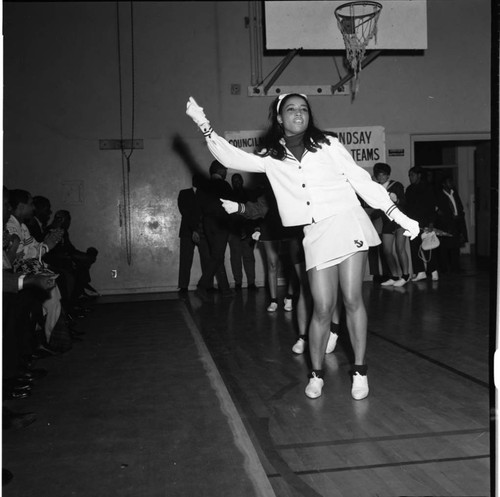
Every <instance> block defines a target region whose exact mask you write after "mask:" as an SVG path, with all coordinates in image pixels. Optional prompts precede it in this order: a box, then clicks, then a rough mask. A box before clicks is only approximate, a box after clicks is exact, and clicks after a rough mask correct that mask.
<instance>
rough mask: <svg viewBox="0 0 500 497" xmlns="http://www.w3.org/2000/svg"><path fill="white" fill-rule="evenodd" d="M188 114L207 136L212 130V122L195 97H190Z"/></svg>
mask: <svg viewBox="0 0 500 497" xmlns="http://www.w3.org/2000/svg"><path fill="white" fill-rule="evenodd" d="M186 114H187V115H188V116H189V117H190V118H191V119H192V120H193V121H194V122H195V123H196V124H197V125H198V127H199V128H200V129H201V131H203V133H204V134H207V133H208V132H209V131H210V130H211V126H210V122H209V120H208V119H207V116H205V113H204V112H203V107H200V106H199V105H198V104H197V103H196V100H195V99H194V98H193V97H189V100H188V101H187V104H186Z"/></svg>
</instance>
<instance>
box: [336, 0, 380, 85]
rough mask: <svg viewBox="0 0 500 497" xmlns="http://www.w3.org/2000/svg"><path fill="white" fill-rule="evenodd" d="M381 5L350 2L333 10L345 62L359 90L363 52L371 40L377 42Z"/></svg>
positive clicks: (367, 2) (366, 2)
mask: <svg viewBox="0 0 500 497" xmlns="http://www.w3.org/2000/svg"><path fill="white" fill-rule="evenodd" d="M381 10H382V5H381V4H380V3H378V2H369V1H360V2H350V3H345V4H343V5H341V6H340V7H337V8H336V9H335V17H336V18H337V25H338V27H339V29H340V32H341V33H342V37H343V38H344V44H345V48H346V58H347V61H348V63H349V65H350V67H351V69H352V71H353V72H354V79H355V86H354V89H353V93H354V94H356V92H357V91H358V89H359V73H360V72H361V69H362V66H361V63H362V62H363V59H364V58H365V51H366V47H367V45H368V43H369V42H370V40H371V39H372V38H375V42H376V41H377V22H378V18H379V16H380V11H381Z"/></svg>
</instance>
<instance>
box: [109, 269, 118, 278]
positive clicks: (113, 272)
mask: <svg viewBox="0 0 500 497" xmlns="http://www.w3.org/2000/svg"><path fill="white" fill-rule="evenodd" d="M111 278H118V269H112V270H111Z"/></svg>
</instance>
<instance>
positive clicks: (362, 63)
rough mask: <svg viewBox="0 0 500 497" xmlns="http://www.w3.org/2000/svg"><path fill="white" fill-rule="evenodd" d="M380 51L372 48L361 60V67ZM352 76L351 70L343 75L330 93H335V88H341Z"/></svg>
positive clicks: (373, 58) (372, 59)
mask: <svg viewBox="0 0 500 497" xmlns="http://www.w3.org/2000/svg"><path fill="white" fill-rule="evenodd" d="M381 53H382V50H373V52H370V53H369V54H368V55H367V56H366V57H365V58H364V59H363V61H362V62H361V68H362V69H364V68H365V67H366V66H367V65H368V64H371V63H372V62H373V61H374V60H375V59H376V58H377V57H378V56H379V55H380V54H381ZM352 78H354V71H351V72H350V73H349V74H347V75H346V76H344V77H343V78H342V79H341V80H340V81H339V82H338V83H336V84H335V85H333V86H332V93H335V91H336V90H338V89H339V88H342V87H343V86H344V85H345V84H346V83H347V82H348V81H350V80H351V79H352Z"/></svg>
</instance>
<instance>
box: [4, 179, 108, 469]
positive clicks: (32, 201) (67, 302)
mask: <svg viewBox="0 0 500 497" xmlns="http://www.w3.org/2000/svg"><path fill="white" fill-rule="evenodd" d="M51 218H52V219H51ZM70 225H71V215H70V213H69V212H68V211H67V210H59V211H57V212H56V213H55V214H54V216H53V217H52V210H51V203H50V201H49V199H47V198H45V197H43V196H34V197H33V196H32V195H31V194H30V193H29V192H28V191H26V190H20V189H12V190H9V189H7V188H6V187H5V186H4V187H3V277H2V281H3V287H2V290H3V295H2V296H3V315H2V328H3V334H2V339H3V428H4V429H10V428H15V427H22V426H26V425H27V424H30V423H32V422H33V421H34V420H35V419H36V414H35V413H18V412H14V411H12V410H11V409H10V408H9V401H10V400H18V399H24V398H26V397H28V396H29V395H31V392H32V390H33V388H35V385H36V382H37V381H38V380H39V379H41V378H43V377H45V376H46V374H47V373H48V371H47V370H46V369H43V368H39V367H36V366H37V361H38V360H40V359H43V358H46V357H50V356H53V355H57V354H61V353H64V352H66V351H68V350H70V349H71V348H72V346H73V343H74V342H75V341H80V340H82V337H81V335H82V332H81V331H79V330H78V326H77V323H78V321H79V320H80V319H82V318H84V317H85V315H86V314H87V312H88V311H89V307H88V302H89V300H90V299H92V298H94V297H96V296H97V295H98V292H97V291H96V290H95V289H94V288H93V287H92V285H91V277H90V269H91V267H92V265H93V264H94V262H95V261H96V258H97V254H98V251H97V249H96V248H94V247H89V248H88V249H86V250H85V251H82V250H79V249H77V248H76V247H75V246H74V245H73V244H72V242H71V239H70V234H69V228H70ZM4 473H5V472H4ZM4 476H5V474H4Z"/></svg>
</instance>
